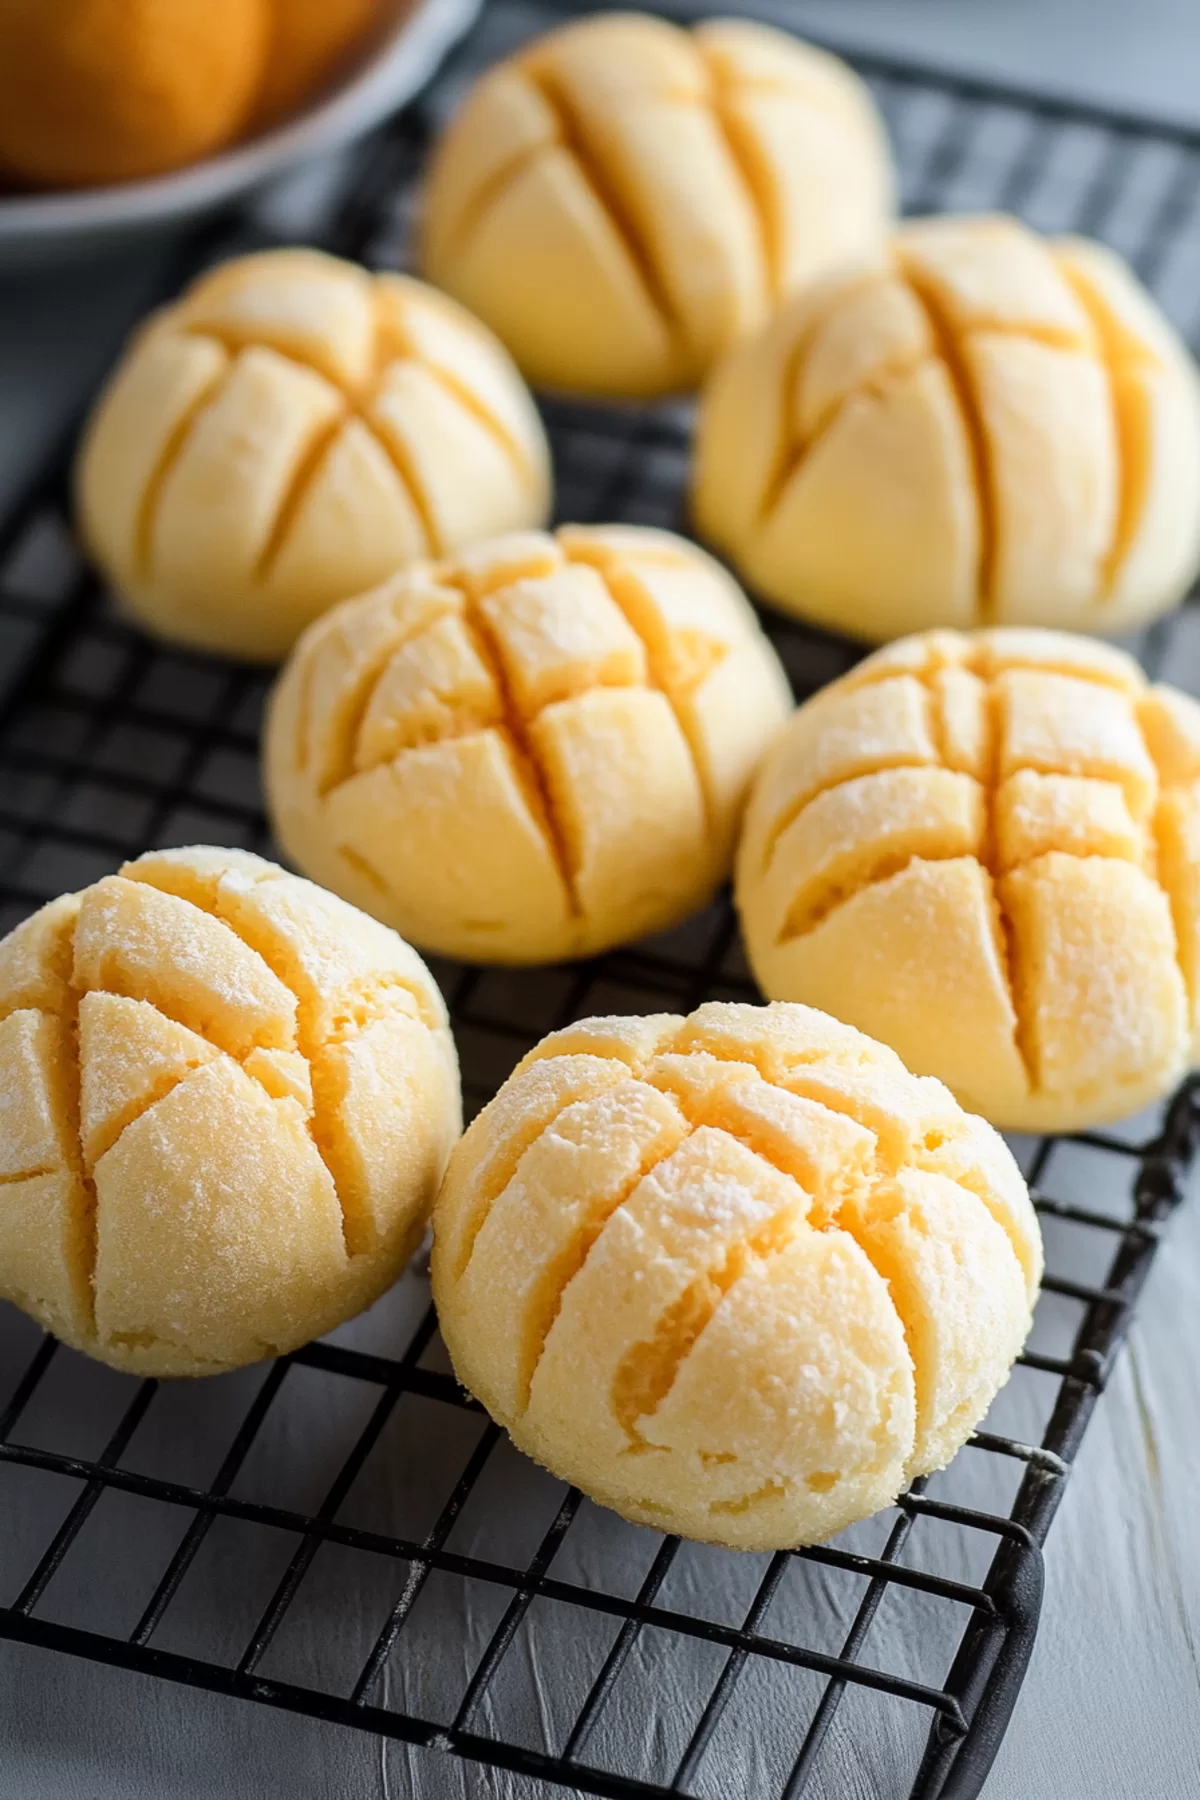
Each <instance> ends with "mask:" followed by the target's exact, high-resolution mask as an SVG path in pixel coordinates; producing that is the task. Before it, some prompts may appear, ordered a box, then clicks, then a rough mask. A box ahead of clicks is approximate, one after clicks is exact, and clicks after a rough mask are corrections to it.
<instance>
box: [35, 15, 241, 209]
mask: <svg viewBox="0 0 1200 1800" xmlns="http://www.w3.org/2000/svg"><path fill="white" fill-rule="evenodd" d="M269 25H270V8H269V6H268V0H170V4H169V5H163V0H0V168H2V169H3V170H4V172H5V173H6V174H7V175H9V176H15V177H16V178H17V179H18V180H19V181H23V182H30V183H33V184H35V185H37V186H46V187H92V186H96V185H100V184H105V183H109V182H118V181H137V180H143V179H145V178H146V177H148V176H152V175H161V174H164V173H165V172H166V171H167V170H169V169H175V168H178V167H179V166H180V165H181V164H183V163H189V162H194V161H196V159H197V158H198V157H201V156H206V155H208V154H209V153H210V152H211V151H213V150H216V149H218V148H219V147H220V146H221V145H222V144H224V143H226V142H228V140H229V139H230V138H231V137H233V136H234V135H235V133H237V132H238V131H239V130H240V129H241V128H242V126H243V125H244V124H245V122H246V119H247V117H248V115H249V113H250V111H251V109H252V107H253V105H254V102H255V98H256V95H257V90H258V85H259V82H260V80H261V79H262V76H263V71H264V67H265V65H266V59H267V47H268V31H269Z"/></svg>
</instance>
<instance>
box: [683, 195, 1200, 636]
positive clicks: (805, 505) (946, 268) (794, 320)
mask: <svg viewBox="0 0 1200 1800" xmlns="http://www.w3.org/2000/svg"><path fill="white" fill-rule="evenodd" d="M1197 393H1198V389H1197V380H1196V372H1195V369H1194V367H1193V364H1192V362H1191V359H1190V357H1189V355H1188V353H1187V351H1186V349H1185V348H1184V346H1183V344H1182V343H1181V342H1180V340H1179V339H1178V338H1177V337H1176V335H1175V333H1174V331H1173V330H1172V329H1171V327H1170V326H1169V325H1168V324H1167V322H1166V320H1165V319H1164V317H1163V315H1162V314H1161V313H1160V312H1159V310H1158V308H1157V306H1156V305H1155V303H1154V302H1153V300H1151V298H1150V297H1149V295H1148V294H1147V293H1146V292H1145V291H1144V290H1143V289H1142V288H1141V287H1140V286H1139V284H1138V283H1137V281H1136V280H1135V279H1134V277H1133V275H1132V274H1131V273H1130V271H1129V270H1128V269H1127V268H1126V267H1125V265H1124V263H1123V262H1121V260H1120V258H1119V257H1117V256H1114V255H1113V254H1112V253H1111V252H1110V251H1108V250H1103V249H1101V248H1100V246H1099V245H1097V244H1090V243H1085V242H1082V241H1080V240H1078V239H1060V240H1058V241H1054V240H1042V239H1040V238H1038V237H1036V236H1035V235H1034V234H1033V233H1032V232H1030V231H1028V230H1027V229H1026V228H1025V227H1024V226H1023V225H1020V224H1018V223H1017V221H1016V220H1015V219H1007V218H944V219H934V220H921V221H919V222H918V223H916V224H912V225H906V226H904V227H903V228H902V229H901V230H900V231H898V232H897V233H896V236H895V238H894V239H893V242H892V245H891V248H890V250H889V251H887V252H886V253H884V254H882V255H881V256H880V257H879V258H878V259H876V260H874V261H866V262H863V263H861V264H859V265H858V266H857V267H855V268H852V269H849V270H844V271H842V272H841V273H840V274H838V275H837V276H833V277H830V278H829V279H828V280H827V281H826V282H825V283H824V284H818V285H817V286H815V287H814V288H812V289H810V290H809V291H808V292H806V293H805V294H804V295H802V296H800V297H799V298H798V299H796V300H795V301H794V302H793V303H792V304H791V305H790V306H789V307H788V308H786V309H785V311H784V312H783V313H781V314H780V316H779V317H778V318H777V319H776V320H775V321H774V323H773V324H771V325H770V326H769V327H768V329H767V330H766V331H765V332H764V333H763V334H762V335H761V336H759V337H758V338H756V339H754V340H753V341H752V342H751V343H749V344H746V345H744V346H742V347H741V348H739V349H737V350H735V351H733V352H732V354H731V355H730V356H729V357H728V358H727V359H726V361H725V362H724V363H723V364H722V365H721V367H720V369H719V370H718V371H717V373H716V375H715V376H714V378H713V381H712V384H711V386H710V388H709V390H708V392H707V394H706V395H705V398H704V403H703V406H702V408H701V413H700V419H699V425H698V432H697V441H696V454H695V463H694V469H693V494H692V507H693V515H694V518H695V521H696V524H697V527H698V529H699V531H700V533H701V535H702V536H704V537H706V538H708V539H709V540H710V541H711V542H712V543H714V544H716V545H717V546H719V547H720V548H721V549H722V550H723V551H724V552H726V553H727V554H728V555H729V557H730V558H731V560H732V561H733V562H734V563H735V564H736V566H737V567H738V569H739V570H740V571H741V573H742V574H743V576H744V577H745V579H746V581H747V582H748V583H749V584H750V585H751V586H752V587H753V588H754V589H755V590H756V591H758V592H759V593H761V594H763V595H764V596H765V597H766V598H768V599H770V600H772V601H774V602H775V603H776V605H778V606H780V607H782V608H783V610H784V611H785V612H790V613H797V614H799V615H800V616H801V617H803V618H807V619H812V620H815V621H816V622H817V623H818V624H820V625H825V626H828V627H830V628H831V629H833V630H835V631H839V632H846V633H848V634H850V635H851V636H853V637H860V638H866V639H868V640H870V641H872V642H878V641H882V640H884V639H887V638H893V637H898V636H900V635H902V634H903V633H905V632H911V631H920V630H925V629H926V628H928V627H930V626H937V625H947V626H971V625H981V624H1012V625H1041V626H1056V627H1063V628H1068V629H1071V630H1079V631H1095V632H1104V633H1115V632H1123V631H1129V630H1131V629H1133V628H1134V627H1135V626H1138V625H1141V624H1144V623H1145V622H1146V621H1147V620H1149V619H1153V618H1155V617H1157V616H1158V614H1160V613H1162V612H1165V611H1166V610H1167V608H1168V607H1171V606H1173V605H1174V604H1175V602H1176V601H1177V600H1179V599H1180V597H1181V596H1182V595H1183V593H1184V592H1185V591H1186V589H1187V587H1188V586H1189V584H1190V583H1191V581H1192V580H1193V578H1194V576H1195V574H1196V570H1197V564H1198V561H1200V403H1198V400H1197Z"/></svg>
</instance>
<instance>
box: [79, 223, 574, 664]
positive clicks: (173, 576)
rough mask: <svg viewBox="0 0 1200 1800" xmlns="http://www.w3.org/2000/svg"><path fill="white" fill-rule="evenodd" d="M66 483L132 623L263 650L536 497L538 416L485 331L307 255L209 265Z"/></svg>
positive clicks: (516, 524)
mask: <svg viewBox="0 0 1200 1800" xmlns="http://www.w3.org/2000/svg"><path fill="white" fill-rule="evenodd" d="M77 476H78V498H79V517H80V523H81V527H82V531H83V535H84V537H85V540H86V541H87V544H88V546H89V548H90V550H91V553H92V555H93V556H94V558H95V560H96V561H97V562H98V563H99V565H100V567H101V568H102V570H103V571H104V573H105V575H107V577H108V578H109V580H110V581H111V582H112V583H113V585H114V587H115V588H116V589H117V590H118V591H119V593H120V594H121V595H122V596H123V598H124V599H125V600H126V601H127V602H128V604H129V606H130V607H131V609H132V610H133V612H134V613H136V615H137V616H138V618H139V619H141V620H142V621H143V623H145V624H146V625H148V626H149V627H150V628H151V629H152V630H154V631H156V632H158V633H159V634H160V635H161V636H163V637H167V638H174V639H176V640H178V641H179V642H180V643H185V644H192V645H196V646H199V647H200V648H202V649H210V650H217V651H221V652H224V653H226V654H231V655H236V656H249V657H260V658H267V659H276V658H279V657H281V656H283V655H285V654H286V652H287V651H288V649H289V648H290V647H291V645H292V643H293V642H294V641H295V639H296V638H297V637H298V635H299V634H300V632H301V631H302V630H303V628H304V627H305V626H306V625H307V624H308V623H309V621H310V620H312V619H314V618H316V616H317V615H318V613H321V612H324V611H325V609H326V608H327V607H328V606H330V605H332V604H333V602H334V601H336V600H343V599H345V597H346V595H347V594H353V593H358V592H360V591H361V590H362V589H363V588H364V587H367V586H369V585H370V584H371V583H373V582H376V581H381V580H382V579H383V578H384V576H385V575H390V574H392V573H393V572H394V571H395V570H396V569H397V568H400V567H402V566H403V565H404V564H406V563H410V562H413V561H415V560H417V559H419V558H421V557H426V556H430V555H433V556H442V555H446V554H448V553H449V552H450V551H452V550H456V549H458V548H459V547H460V546H462V545H464V544H468V543H471V542H472V541H474V540H475V539H476V538H480V537H487V536H489V535H491V534H492V533H494V532H497V531H507V530H510V529H519V528H522V527H524V526H531V525H537V524H540V523H541V522H542V521H543V520H544V519H545V518H546V516H547V514H548V511H549V505H550V464H549V452H548V450H547V446H546V441H545V437H544V435H543V432H542V428H541V424H540V422H539V420H538V417H537V413H536V411H535V410H534V406H533V402H532V401H531V400H530V398H529V395H528V393H527V391H526V389H525V388H524V386H523V385H522V382H521V379H520V377H519V376H518V375H517V373H516V370H515V369H514V368H513V366H512V364H511V362H510V361H509V359H508V356H507V354H506V353H505V351H504V350H503V349H501V347H500V345H499V344H498V343H497V342H496V341H495V339H494V338H493V337H492V336H491V334H490V333H489V332H487V331H485V329H484V328H483V326H481V325H479V324H478V323H477V322H476V321H475V320H474V319H472V318H471V317H470V316H469V315H468V314H466V313H464V312H463V311H462V310H461V308H459V307H458V306H456V305H455V304H454V302H453V301H452V300H447V299H446V298H445V297H444V296H443V295H441V294H435V293H434V292H433V291H432V290H431V289H429V288H427V287H423V286H422V285H421V283H420V282H417V281H410V280H407V279H406V278H405V277H404V276H402V275H370V274H368V273H367V271H366V270H365V269H361V268H359V267H358V266H357V265H356V264H354V263H348V262H342V261H339V260H338V259H337V258H336V257H332V256H323V255H321V254H320V253H319V252H318V251H315V250H274V251H266V252H264V253H262V254H260V255H257V256H247V257H242V258H239V259H238V260H237V261H235V262H230V263H225V264H224V265H223V266H221V267H220V268H217V269H215V270H212V271H210V272H209V273H208V274H206V275H203V276H201V277H200V279H199V280H198V281H197V282H195V283H194V284H193V286H192V287H190V288H189V289H188V290H187V292H186V293H185V294H184V295H183V297H182V299H180V300H179V301H177V302H176V303H175V304H174V305H173V306H170V307H167V308H166V310H165V311H163V312H160V313H157V314H156V315H155V316H154V317H153V318H152V319H151V320H150V321H149V322H148V324H147V325H145V326H144V327H143V328H142V330H141V332H140V333H139V334H138V335H137V336H136V337H135V338H134V340H133V343H132V344H131V346H130V348H129V350H128V351H127V353H126V356H125V359H124V361H123V362H122V363H121V364H120V366H119V367H118V369H117V371H116V374H115V375H114V376H113V378H112V380H111V382H110V383H109V385H108V388H107V389H106V391H105V392H104V394H103V395H102V396H101V398H100V401H99V403H98V405H97V407H96V410H95V412H94V414H93V415H92V419H91V422H90V424H89V426H88V429H87V432H86V434H85V437H84V442H83V448H82V450H81V453H80V460H79V467H78V472H77Z"/></svg>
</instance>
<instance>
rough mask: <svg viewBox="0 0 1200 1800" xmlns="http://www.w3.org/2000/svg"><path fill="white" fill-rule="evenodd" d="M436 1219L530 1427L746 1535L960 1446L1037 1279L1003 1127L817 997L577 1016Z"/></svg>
mask: <svg viewBox="0 0 1200 1800" xmlns="http://www.w3.org/2000/svg"><path fill="white" fill-rule="evenodd" d="M433 1230H434V1249H433V1292H434V1298H435V1300H436V1302H437V1308H438V1316H439V1318H440V1320H441V1327H442V1335H443V1337H444V1338H445V1342H446V1347H447V1349H448V1350H449V1352H450V1356H451V1359H452V1360H453V1363H454V1367H455V1371H456V1373H457V1374H458V1377H459V1379H460V1380H461V1381H462V1382H463V1383H464V1384H465V1385H466V1386H467V1387H468V1388H470V1390H471V1392H472V1393H473V1394H475V1395H476V1396H477V1397H478V1398H479V1399H480V1400H481V1401H482V1402H483V1404H484V1405H485V1406H486V1407H487V1409H488V1411H489V1412H490V1413H491V1414H492V1416H493V1418H495V1419H496V1420H498V1421H499V1423H501V1424H502V1425H504V1426H505V1427H506V1428H507V1430H508V1431H509V1432H510V1433H511V1434H512V1437H513V1439H514V1441H515V1442H516V1443H517V1444H518V1445H519V1446H520V1448H521V1449H523V1450H525V1451H527V1452H528V1453H529V1454H530V1455H531V1456H533V1457H536V1459H537V1460H538V1461H539V1462H542V1463H544V1464H545V1465H546V1466H547V1468H549V1469H551V1470H553V1472H554V1473H555V1474H556V1475H559V1476H561V1477H562V1478H563V1479H564V1480H567V1481H571V1482H574V1483H576V1484H577V1485H578V1486H579V1487H581V1488H583V1489H584V1490H585V1492H587V1493H588V1494H590V1495H592V1496H593V1498H595V1499H597V1500H600V1501H602V1502H603V1503H604V1504H605V1505H607V1506H612V1507H615V1508H616V1510H617V1511H618V1512H620V1513H623V1514H624V1515H625V1516H626V1518H629V1519H633V1520H635V1521H637V1523H639V1524H643V1525H653V1526H655V1527H657V1528H658V1529H659V1530H660V1531H668V1532H681V1533H682V1534H683V1535H684V1536H685V1537H693V1538H701V1539H704V1540H706V1541H708V1542H711V1543H718V1544H728V1545H731V1546H733V1547H735V1548H738V1549H747V1550H761V1549H768V1550H773V1549H778V1548H783V1547H785V1546H789V1545H794V1544H805V1543H814V1542H816V1541H817V1540H819V1539H821V1538H826V1537H829V1536H831V1535H832V1534H833V1533H834V1532H836V1531H840V1530H841V1529H842V1527H843V1526H845V1525H849V1524H850V1523H852V1521H854V1520H855V1519H861V1518H864V1517H865V1516H866V1515H867V1514H868V1513H872V1512H875V1511H877V1510H878V1508H880V1507H882V1506H887V1505H889V1504H890V1503H891V1502H892V1501H893V1500H894V1499H895V1497H896V1495H897V1494H898V1493H899V1492H900V1491H901V1489H902V1488H903V1487H905V1486H906V1484H907V1483H908V1482H909V1481H911V1480H912V1479H913V1478H914V1477H915V1476H917V1475H923V1474H927V1473H928V1472H929V1471H930V1470H933V1469H938V1468H941V1467H942V1466H943V1465H944V1464H945V1463H947V1462H948V1461H949V1460H950V1458H951V1457H952V1456H953V1455H954V1453H955V1451H956V1450H957V1449H958V1448H959V1446H960V1445H961V1444H963V1443H964V1442H965V1441H966V1439H967V1438H968V1437H969V1435H970V1433H971V1430H972V1428H973V1427H974V1425H975V1424H976V1422H977V1421H978V1420H979V1419H980V1418H981V1417H982V1416H983V1414H984V1412H985V1411H986V1410H987V1407H988V1405H989V1404H990V1402H991V1400H992V1398H993V1397H994V1395H995V1393H996V1391H997V1389H998V1388H1000V1387H1001V1385H1002V1384H1003V1383H1004V1381H1005V1380H1006V1379H1007V1377H1008V1372H1009V1368H1010V1366H1011V1364H1012V1361H1013V1358H1014V1357H1015V1356H1016V1355H1017V1353H1018V1351H1019V1350H1020V1348H1021V1345H1022V1343H1023V1342H1024V1339H1025V1335H1026V1332H1027V1331H1028V1329H1029V1321H1030V1307H1031V1305H1032V1303H1033V1298H1034V1295H1035V1293H1036V1290H1037V1284H1038V1280H1039V1278H1040V1274H1041V1239H1040V1235H1039V1232H1038V1226H1037V1219H1036V1216H1035V1214H1034V1211H1033V1208H1032V1206H1031V1204H1030V1201H1029V1195H1028V1193H1027V1191H1026V1188H1025V1183H1024V1181H1023V1180H1022V1179H1021V1175H1020V1172H1019V1170H1018V1169H1017V1166H1016V1164H1015V1162H1014V1161H1013V1158H1012V1156H1011V1154H1010V1152H1009V1151H1008V1149H1007V1147H1006V1146H1005V1144H1004V1143H1003V1141H1002V1140H1001V1139H1000V1138H999V1137H997V1136H996V1134H995V1132H994V1131H992V1130H991V1128H990V1127H989V1126H987V1125H985V1124H984V1123H983V1121H982V1120H981V1119H974V1118H970V1117H968V1115H967V1114H965V1113H963V1112H962V1111H961V1110H960V1109H959V1107H958V1106H957V1105H956V1104H955V1102H954V1101H953V1100H952V1099H951V1097H950V1095H949V1094H948V1093H947V1092H946V1090H945V1088H944V1087H942V1086H941V1084H940V1083H939V1082H936V1081H928V1080H919V1079H917V1078H916V1077H914V1076H912V1075H910V1074H909V1073H908V1071H907V1070H906V1069H905V1068H904V1066H903V1064H902V1063H901V1062H900V1060H899V1058H898V1057H896V1056H894V1055H893V1054H892V1052H891V1051H890V1050H886V1049H884V1048H883V1046H882V1045H879V1044H874V1043H872V1042H871V1040H870V1039H869V1038H866V1037H863V1036H862V1035H861V1034H860V1033H859V1032H857V1031H853V1030H851V1029H849V1028H848V1027H847V1026H845V1025H839V1024H837V1023H836V1022H835V1021H834V1020H833V1019H829V1018H826V1017H825V1016H824V1015H823V1014H822V1013H819V1012H813V1011H810V1009H809V1008H808V1007H804V1006H786V1005H783V1006H767V1007H760V1006H729V1005H722V1004H719V1003H716V1002H713V1003H710V1004H709V1005H707V1006H702V1007H701V1008H700V1009H699V1011H698V1012H695V1013H693V1014H692V1016H691V1017H690V1018H688V1019H681V1018H675V1017H672V1016H670V1015H669V1014H659V1015H657V1016H656V1017H651V1018H645V1019H634V1018H609V1019H587V1020H585V1021H584V1022H583V1023H582V1024H579V1025H572V1026H569V1027H568V1028H567V1029H566V1030H565V1031H559V1032H555V1033H554V1034H553V1035H552V1036H550V1037H548V1038H546V1039H545V1040H544V1041H543V1042H542V1043H541V1044H539V1045H538V1047H537V1048H536V1049H535V1050H534V1051H532V1052H531V1054H530V1055H529V1056H527V1057H526V1058H525V1060H524V1062H522V1063H521V1064H520V1065H519V1067H518V1069H517V1071H516V1073H515V1074H514V1075H513V1076H512V1078H511V1079H510V1080H509V1081H508V1082H507V1083H506V1084H505V1086H504V1087H503V1088H502V1089H501V1090H500V1092H499V1094H498V1095H497V1096H496V1098H495V1099H494V1100H493V1101H492V1103H491V1105H490V1106H488V1107H486V1108H485V1110H484V1111H483V1112H482V1113H481V1114H480V1115H479V1117H478V1118H477V1119H476V1120H475V1121H474V1123H473V1124H472V1125H471V1127H470V1128H469V1130H468V1131H467V1134H466V1136H465V1137H464V1138H463V1139H462V1141H461V1143H460V1144H459V1146H458V1148H457V1149H456V1151H455V1153H454V1155H453V1156H452V1157H451V1159H450V1166H449V1168H448V1169H447V1171H446V1179H445V1182H444V1183H443V1186H442V1191H441V1193H440V1195H439V1196H438V1202H437V1206H436V1207H435V1209H434V1220H433Z"/></svg>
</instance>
